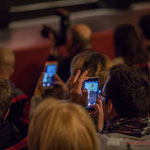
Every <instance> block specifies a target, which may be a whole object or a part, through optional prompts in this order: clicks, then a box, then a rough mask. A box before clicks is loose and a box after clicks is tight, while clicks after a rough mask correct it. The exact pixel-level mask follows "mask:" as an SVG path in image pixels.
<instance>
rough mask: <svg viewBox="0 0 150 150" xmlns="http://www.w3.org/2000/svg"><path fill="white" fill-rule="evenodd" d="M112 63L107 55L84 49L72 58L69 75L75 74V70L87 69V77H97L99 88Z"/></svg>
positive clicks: (82, 70)
mask: <svg viewBox="0 0 150 150" xmlns="http://www.w3.org/2000/svg"><path fill="white" fill-rule="evenodd" d="M112 65H113V64H112V62H111V60H110V59H109V58H108V57H107V56H105V55H103V54H100V53H97V52H94V51H84V52H81V53H79V54H78V55H76V56H75V57H74V58H73V60H72V62H71V68H70V70H71V75H75V73H76V72H77V70H81V72H84V71H85V70H88V77H98V78H99V85H100V88H102V87H103V85H104V83H105V81H106V79H107V77H108V71H109V69H110V68H111V67H112Z"/></svg>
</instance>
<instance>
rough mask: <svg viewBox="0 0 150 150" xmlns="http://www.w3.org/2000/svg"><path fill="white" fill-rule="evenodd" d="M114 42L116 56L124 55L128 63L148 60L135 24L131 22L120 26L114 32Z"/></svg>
mask: <svg viewBox="0 0 150 150" xmlns="http://www.w3.org/2000/svg"><path fill="white" fill-rule="evenodd" d="M114 44H115V55H116V57H123V58H124V60H125V63H126V64H140V63H145V62H147V59H148V58H147V55H146V52H145V51H144V50H143V48H142V43H141V39H140V37H139V35H138V33H137V31H136V29H135V27H134V26H132V25H129V24H123V25H120V26H118V27H117V28H116V29H115V32H114Z"/></svg>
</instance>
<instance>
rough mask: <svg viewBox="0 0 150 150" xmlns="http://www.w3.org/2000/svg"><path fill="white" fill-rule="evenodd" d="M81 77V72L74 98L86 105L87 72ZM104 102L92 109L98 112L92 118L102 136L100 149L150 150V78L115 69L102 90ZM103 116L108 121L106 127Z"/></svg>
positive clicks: (136, 71)
mask: <svg viewBox="0 0 150 150" xmlns="http://www.w3.org/2000/svg"><path fill="white" fill-rule="evenodd" d="M79 75H80V72H79V73H78V74H76V75H75V76H74V78H73V79H72V81H73V83H74V84H72V89H73V91H74V93H76V97H75V98H77V94H78V98H79V99H80V100H82V101H87V100H86V99H87V97H85V94H84V93H85V91H84V93H83V94H82V96H81V87H82V83H83V81H84V80H85V78H86V75H87V71H85V72H84V73H83V74H82V75H81V76H80V77H79ZM72 93H73V92H72ZM72 96H74V95H72ZM72 98H73V97H72ZM101 100H102V101H101ZM101 100H100V99H98V104H96V105H94V106H91V107H93V108H94V109H95V111H94V112H93V113H92V114H91V115H92V116H93V118H94V119H96V123H97V130H98V132H101V134H99V142H100V146H101V149H111V150H112V149H120V150H121V149H122V150H123V149H142V150H144V149H145V150H146V149H149V143H150V136H149V134H150V119H149V117H148V112H149V110H150V78H149V76H148V75H147V74H146V73H145V72H143V71H142V70H141V69H139V68H136V67H133V66H124V65H117V66H114V67H112V68H111V69H110V72H109V77H108V79H107V81H106V83H105V85H104V87H103V90H102V93H101ZM74 101H75V100H74ZM102 104H103V106H102ZM103 110H104V111H103ZM104 116H105V119H106V121H107V124H105V126H104Z"/></svg>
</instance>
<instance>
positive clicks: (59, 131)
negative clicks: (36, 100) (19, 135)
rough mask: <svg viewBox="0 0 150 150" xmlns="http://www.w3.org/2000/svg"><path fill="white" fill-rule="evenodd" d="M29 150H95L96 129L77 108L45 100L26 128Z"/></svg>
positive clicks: (82, 111) (77, 106) (80, 108)
mask: <svg viewBox="0 0 150 150" xmlns="http://www.w3.org/2000/svg"><path fill="white" fill-rule="evenodd" d="M28 141H29V150H35V149H36V150H87V149H88V150H98V145H97V137H96V130H95V127H94V124H93V122H92V120H91V118H90V117H89V115H88V113H87V112H86V111H85V110H84V109H83V108H82V107H81V106H79V105H76V104H72V103H61V102H58V101H52V100H49V99H47V100H46V101H44V102H43V103H41V104H40V105H39V106H38V108H37V109H36V111H35V113H34V115H33V118H32V120H31V122H30V125H29V131H28Z"/></svg>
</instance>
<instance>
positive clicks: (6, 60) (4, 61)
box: [0, 48, 27, 137]
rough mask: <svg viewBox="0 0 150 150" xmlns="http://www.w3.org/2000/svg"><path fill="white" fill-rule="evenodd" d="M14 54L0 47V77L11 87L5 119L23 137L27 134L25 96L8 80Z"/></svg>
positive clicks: (12, 68) (12, 70) (12, 66)
mask: <svg viewBox="0 0 150 150" xmlns="http://www.w3.org/2000/svg"><path fill="white" fill-rule="evenodd" d="M14 65H15V55H14V53H13V51H11V50H9V49H6V48H0V78H3V79H6V80H7V82H8V83H9V85H10V87H11V88H12V94H13V95H12V96H13V97H12V99H11V100H12V105H11V107H10V111H9V114H8V116H7V120H8V121H9V122H11V123H13V124H14V125H15V126H16V127H17V128H18V129H19V131H20V133H21V135H22V136H23V137H24V136H26V134H27V124H26V123H25V122H24V120H21V119H24V112H25V106H26V103H27V96H26V95H25V94H24V93H23V92H22V91H21V90H19V89H17V88H16V87H15V85H14V84H13V83H12V82H11V81H10V77H11V75H12V74H13V73H14Z"/></svg>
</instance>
